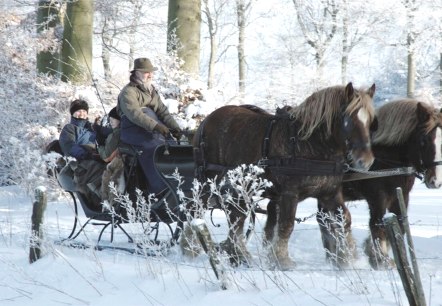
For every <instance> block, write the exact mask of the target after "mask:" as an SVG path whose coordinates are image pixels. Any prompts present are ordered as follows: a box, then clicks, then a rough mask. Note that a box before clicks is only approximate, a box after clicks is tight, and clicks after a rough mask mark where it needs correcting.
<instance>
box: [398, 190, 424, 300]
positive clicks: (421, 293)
mask: <svg viewBox="0 0 442 306" xmlns="http://www.w3.org/2000/svg"><path fill="white" fill-rule="evenodd" d="M396 194H397V198H398V201H399V207H400V209H401V215H402V221H401V222H402V226H403V228H404V230H405V234H406V235H407V244H408V251H409V254H410V259H411V264H412V267H413V274H414V279H415V281H416V290H417V294H418V295H419V297H420V298H419V300H420V301H421V302H424V304H421V305H425V294H424V289H423V288H422V281H421V276H420V273H419V266H418V264H417V260H416V252H415V251H414V243H413V237H411V231H410V223H409V222H408V214H407V208H406V207H405V201H404V195H403V193H402V189H401V188H396Z"/></svg>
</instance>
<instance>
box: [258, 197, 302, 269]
mask: <svg viewBox="0 0 442 306" xmlns="http://www.w3.org/2000/svg"><path fill="white" fill-rule="evenodd" d="M275 204H276V203H275ZM277 204H278V208H279V209H278V220H277V224H278V231H277V234H278V235H277V237H276V239H275V240H276V241H275V242H274V244H273V250H272V251H273V255H274V256H275V257H276V262H277V264H278V266H279V268H280V269H281V270H290V269H293V268H294V267H295V262H294V261H293V260H292V259H291V258H290V256H289V251H288V243H289V239H290V235H291V233H292V232H293V228H294V224H295V217H296V209H297V205H298V200H297V198H294V197H293V196H291V195H282V196H281V197H280V200H279V203H277ZM271 221H273V220H271ZM266 227H267V226H266Z"/></svg>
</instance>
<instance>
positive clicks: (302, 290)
mask: <svg viewBox="0 0 442 306" xmlns="http://www.w3.org/2000/svg"><path fill="white" fill-rule="evenodd" d="M32 202H33V199H30V198H28V197H26V196H24V195H23V194H21V193H20V192H19V191H18V189H17V188H15V187H2V188H0V275H1V277H0V304H1V305H33V306H40V305H41V306H49V305H106V306H109V305H181V306H183V305H229V306H233V305H278V306H282V305H340V306H342V305H408V300H407V298H406V295H405V292H404V290H403V286H402V283H401V280H400V277H399V275H398V273H397V271H396V270H387V271H374V270H372V269H370V266H369V264H368V262H367V258H366V256H365V255H364V254H363V251H362V243H363V241H364V239H365V237H366V236H367V234H368V209H367V205H366V204H365V203H364V202H353V203H350V204H349V206H350V210H351V213H352V220H353V235H354V237H355V239H356V240H357V243H358V253H359V257H358V258H357V259H356V260H355V262H354V264H353V267H352V268H349V269H346V270H343V271H337V270H335V269H333V267H332V266H331V265H330V264H328V263H327V262H326V260H325V253H324V251H323V249H322V244H321V239H320V234H319V229H318V225H317V224H316V220H315V218H310V219H308V220H307V221H306V222H303V223H301V224H297V225H296V226H295V231H294V234H293V235H292V238H291V241H290V243H289V248H290V254H291V256H292V257H293V259H294V260H295V261H296V263H297V267H296V269H295V270H293V271H289V272H281V271H274V270H268V269H265V268H264V267H265V266H266V265H265V264H263V263H262V261H263V260H264V258H265V257H264V256H263V255H261V253H262V252H263V249H262V248H261V246H260V243H261V236H262V230H261V227H262V225H263V223H264V221H265V216H260V218H259V220H258V225H257V229H256V233H255V235H253V236H252V238H251V241H250V242H249V244H248V246H249V248H250V251H251V253H252V255H253V257H254V261H255V263H254V264H253V265H252V266H251V267H248V268H247V267H239V268H233V267H231V266H229V265H227V264H226V265H225V268H226V275H227V279H228V281H227V283H228V289H227V290H222V289H220V284H219V282H218V281H217V279H216V278H215V275H214V273H213V271H212V270H211V269H210V266H209V261H208V258H207V256H206V255H200V256H198V257H197V258H195V259H189V258H185V257H183V255H181V252H180V250H179V247H178V246H176V247H173V248H172V249H171V250H170V252H169V253H168V254H166V255H164V256H157V257H152V256H141V255H131V254H128V253H126V252H121V251H120V252H119V251H109V250H105V251H95V250H93V249H78V248H68V247H65V246H60V245H57V244H55V243H54V241H56V240H58V239H60V238H62V237H65V236H66V235H68V234H69V229H70V228H71V225H72V222H73V211H72V205H71V201H70V198H69V197H60V198H59V199H58V200H57V201H49V202H48V206H47V209H46V213H45V220H44V227H45V234H44V239H45V254H44V256H43V258H42V259H40V260H38V261H37V262H35V263H33V264H29V263H28V256H29V234H30V220H31V214H32ZM315 210H316V203H315V201H314V200H313V199H308V200H306V201H304V202H302V203H301V204H300V205H299V208H298V213H297V216H298V217H301V218H302V217H306V216H309V215H311V214H312V213H314V212H315ZM409 221H410V223H411V232H412V235H413V240H414V245H415V248H416V252H417V256H418V263H419V268H420V275H421V279H422V282H423V288H424V291H425V296H426V301H427V305H442V294H440V292H442V268H441V266H442V227H441V225H442V224H441V222H442V190H429V189H426V188H425V186H424V185H423V184H421V183H420V181H417V182H416V185H415V188H414V190H413V192H412V194H411V206H410V209H409ZM215 223H219V224H220V227H214V226H212V225H211V223H210V220H208V225H209V228H210V229H211V231H212V234H213V236H214V238H215V239H216V240H217V241H221V240H222V239H224V234H225V232H226V227H225V218H223V214H222V213H221V212H215ZM128 230H129V231H131V230H132V229H128ZM162 232H164V233H167V231H162ZM98 233H99V227H94V226H88V227H87V232H86V234H87V237H86V236H85V235H80V236H79V237H78V240H79V241H82V242H88V241H89V242H90V241H94V239H96V237H97V235H98ZM108 237H109V236H107V235H105V237H104V239H108ZM116 243H117V244H123V243H125V238H124V237H122V236H120V234H119V233H118V232H117V233H116Z"/></svg>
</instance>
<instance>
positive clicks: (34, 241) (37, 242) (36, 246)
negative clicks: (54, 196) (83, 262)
mask: <svg viewBox="0 0 442 306" xmlns="http://www.w3.org/2000/svg"><path fill="white" fill-rule="evenodd" d="M34 195H35V202H34V203H33V207H32V217H31V221H32V229H31V239H30V240H31V241H30V242H31V246H30V249H29V263H33V262H35V261H37V260H38V259H40V257H41V249H40V247H41V240H42V239H43V233H42V230H41V228H40V226H41V224H42V223H43V214H44V211H45V209H46V205H47V196H46V188H44V187H37V188H36V189H35V191H34Z"/></svg>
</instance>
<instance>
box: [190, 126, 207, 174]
mask: <svg viewBox="0 0 442 306" xmlns="http://www.w3.org/2000/svg"><path fill="white" fill-rule="evenodd" d="M205 123H206V119H204V120H203V121H202V122H201V124H200V126H199V127H198V129H197V131H196V133H195V136H194V138H193V159H194V161H195V177H196V178H197V179H198V180H199V181H200V182H203V181H206V174H205V168H206V167H205V165H206V161H205V158H204V153H205V146H206V143H205V141H204V134H203V133H204V126H205Z"/></svg>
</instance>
